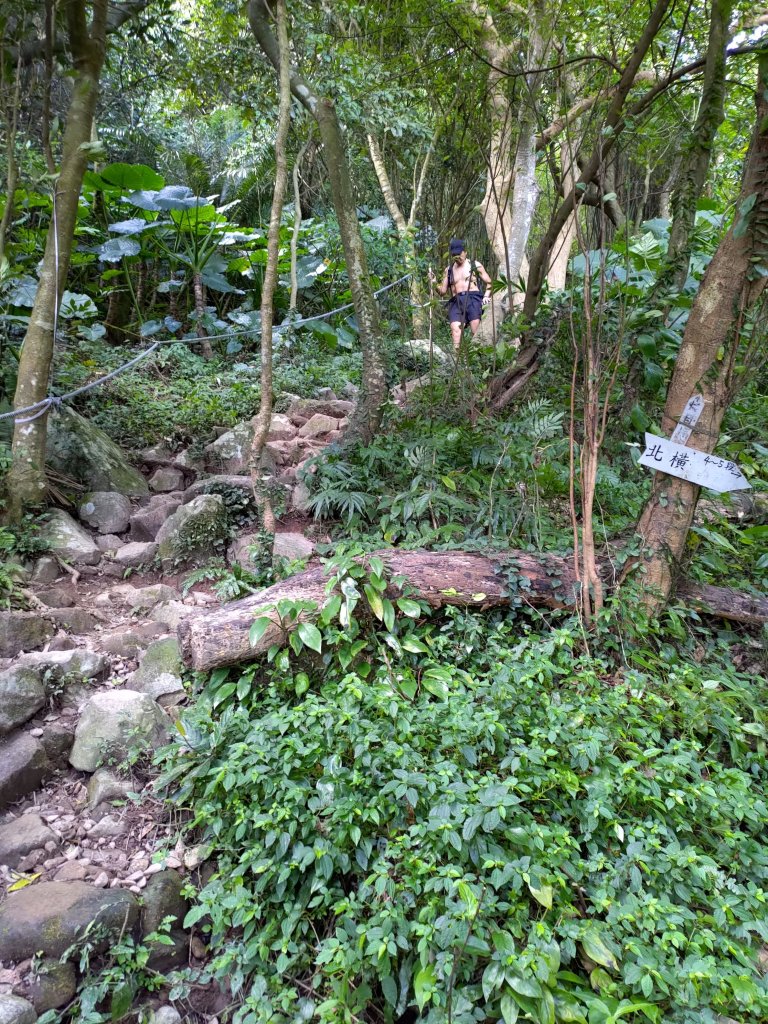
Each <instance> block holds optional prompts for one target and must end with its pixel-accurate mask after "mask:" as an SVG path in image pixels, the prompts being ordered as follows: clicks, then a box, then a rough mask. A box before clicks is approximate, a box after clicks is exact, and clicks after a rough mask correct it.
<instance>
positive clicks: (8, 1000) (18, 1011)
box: [0, 995, 37, 1024]
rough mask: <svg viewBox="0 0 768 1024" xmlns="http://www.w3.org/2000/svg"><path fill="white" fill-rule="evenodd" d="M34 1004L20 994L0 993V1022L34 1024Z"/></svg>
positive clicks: (35, 1016)
mask: <svg viewBox="0 0 768 1024" xmlns="http://www.w3.org/2000/svg"><path fill="white" fill-rule="evenodd" d="M36 1020H37V1013H36V1011H35V1008H34V1006H33V1005H32V1004H31V1003H28V1002H27V1000H26V999H22V998H21V997H20V996H11V995H0V1024H35V1021H36Z"/></svg>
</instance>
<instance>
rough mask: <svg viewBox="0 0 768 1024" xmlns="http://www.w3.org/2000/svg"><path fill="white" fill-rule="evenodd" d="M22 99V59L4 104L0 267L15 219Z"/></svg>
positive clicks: (0, 73)
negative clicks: (18, 131) (4, 182)
mask: <svg viewBox="0 0 768 1024" xmlns="http://www.w3.org/2000/svg"><path fill="white" fill-rule="evenodd" d="M4 64H5V61H4V57H0V81H4V79H5V67H4ZM20 99H21V59H20V58H19V60H18V61H17V62H16V75H15V78H14V86H13V93H12V95H11V98H10V101H9V102H8V104H7V105H6V104H5V103H4V104H3V106H4V108H5V109H4V113H5V163H6V175H5V181H6V198H5V209H4V210H3V217H2V220H0V268H2V265H3V260H4V259H5V243H6V239H7V237H8V229H9V228H10V226H11V222H12V221H13V212H14V209H15V199H16V185H17V184H18V180H19V165H18V163H17V162H16V128H17V126H18V123H19V101H20Z"/></svg>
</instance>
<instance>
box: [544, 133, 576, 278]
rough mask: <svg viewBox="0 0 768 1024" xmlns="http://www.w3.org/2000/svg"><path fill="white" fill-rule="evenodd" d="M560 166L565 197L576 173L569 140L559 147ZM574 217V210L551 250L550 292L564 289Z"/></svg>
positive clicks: (573, 232) (571, 145)
mask: <svg viewBox="0 0 768 1024" xmlns="http://www.w3.org/2000/svg"><path fill="white" fill-rule="evenodd" d="M560 164H561V167H562V171H563V174H562V182H563V195H566V196H567V195H568V194H569V193H570V192H572V191H573V187H574V185H575V184H576V173H577V167H576V154H575V150H574V145H573V143H572V142H571V140H570V139H566V141H565V142H564V143H563V144H562V146H561V147H560ZM576 217H577V213H576V210H572V211H571V213H570V214H569V216H568V220H567V221H566V222H565V224H563V227H562V229H561V231H560V234H559V235H558V237H557V241H556V242H555V244H554V247H553V249H552V261H551V263H550V266H549V270H548V272H547V286H548V288H549V290H550V291H552V292H556V291H561V290H562V289H563V288H565V281H566V277H567V274H568V264H569V262H570V259H571V249H572V248H573V243H574V241H575V239H576Z"/></svg>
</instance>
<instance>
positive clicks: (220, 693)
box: [213, 683, 236, 708]
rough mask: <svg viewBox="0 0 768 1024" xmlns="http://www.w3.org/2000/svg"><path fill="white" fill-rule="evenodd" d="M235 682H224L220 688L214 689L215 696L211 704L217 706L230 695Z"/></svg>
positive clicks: (233, 690) (233, 689)
mask: <svg viewBox="0 0 768 1024" xmlns="http://www.w3.org/2000/svg"><path fill="white" fill-rule="evenodd" d="M235 685H236V684H235V683H225V684H224V686H222V687H221V689H220V690H217V691H216V696H215V697H214V698H213V706H214V707H215V708H217V707H218V706H219V704H221V703H222V702H223V701H225V700H226V699H227V697H231V696H232V694H233V693H234V692H235Z"/></svg>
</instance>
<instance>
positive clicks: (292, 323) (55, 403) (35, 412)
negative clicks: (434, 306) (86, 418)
mask: <svg viewBox="0 0 768 1024" xmlns="http://www.w3.org/2000/svg"><path fill="white" fill-rule="evenodd" d="M409 277H411V275H410V274H404V275H403V276H402V277H399V278H398V279H397V280H396V281H391V282H390V283H389V284H386V285H384V287H383V288H379V289H378V290H377V291H375V292H374V293H373V294H374V297H375V298H378V297H379V295H383V294H384V293H385V292H388V291H390V290H391V289H392V288H395V287H397V285H399V284H402V283H403V281H407V280H408V278H409ZM353 307H354V303H353V302H347V303H346V304H345V305H343V306H339V307H337V308H336V309H330V310H328V312H327V313H318V314H317V315H316V316H305V317H299V318H298V319H297V320H289V321H288V322H286V323H283V324H276V325H275V327H274V331H275V332H276V333H280V332H281V331H283V330H288V329H291V330H292V329H294V328H296V327H301V326H303V325H304V324H309V323H313V322H314V321H315V320H327V319H328V318H329V317H332V316H336V314H337V313H344V312H346V311H347V310H348V309H352V308H353ZM259 330H260V329H259V328H254V327H242V328H239V329H237V328H235V329H233V330H231V331H227V332H226V333H224V334H209V335H206V336H205V337H201V338H197V337H195V338H164V339H163V340H161V341H156V342H154V343H153V344H152V345H150V346H149V348H146V349H144V351H143V352H139V354H138V355H137V356H134V357H133V359H129V360H128V362H127V363H123V364H122V366H118V367H117V369H115V370H110V372H109V373H105V374H104V376H103V377H99V378H98V379H97V380H92V381H91V382H90V383H89V384H84V385H83V386H82V387H79V388H75V390H74V391H68V392H67V393H66V394H64V395H49V396H48V397H47V398H41V399H40V401H39V402H35V403H34V404H33V405H27V406H24V407H23V408H21V409H11V411H10V412H3V413H0V420H7V419H11V418H13V419H14V420H15V421H16V423H32V422H33V421H34V420H36V419H38V418H39V417H40V416H42V415H44V414H45V413H46V412H47V411H48V410H49V409H51V408H54V409H58V408H59V407H60V406H61V404H62V402H68V401H69V400H70V399H71V398H76V397H77V396H78V395H83V394H85V392H86V391H91V390H92V389H93V388H97V387H100V386H101V385H102V384H106V382H107V381H108V380H112V379H113V378H114V377H117V376H118V374H120V373H125V371H126V370H130V368H131V367H132V366H135V365H136V364H137V363H138V362H141V360H142V359H146V357H147V356H149V355H151V354H152V353H153V352H154V351H155V350H156V349H158V348H159V347H160V346H161V345H181V344H184V343H191V344H198V343H199V342H201V341H220V340H224V339H226V338H231V337H232V336H233V335H237V334H255V333H259ZM27 413H31V415H29V416H27V415H26V414H27Z"/></svg>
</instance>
